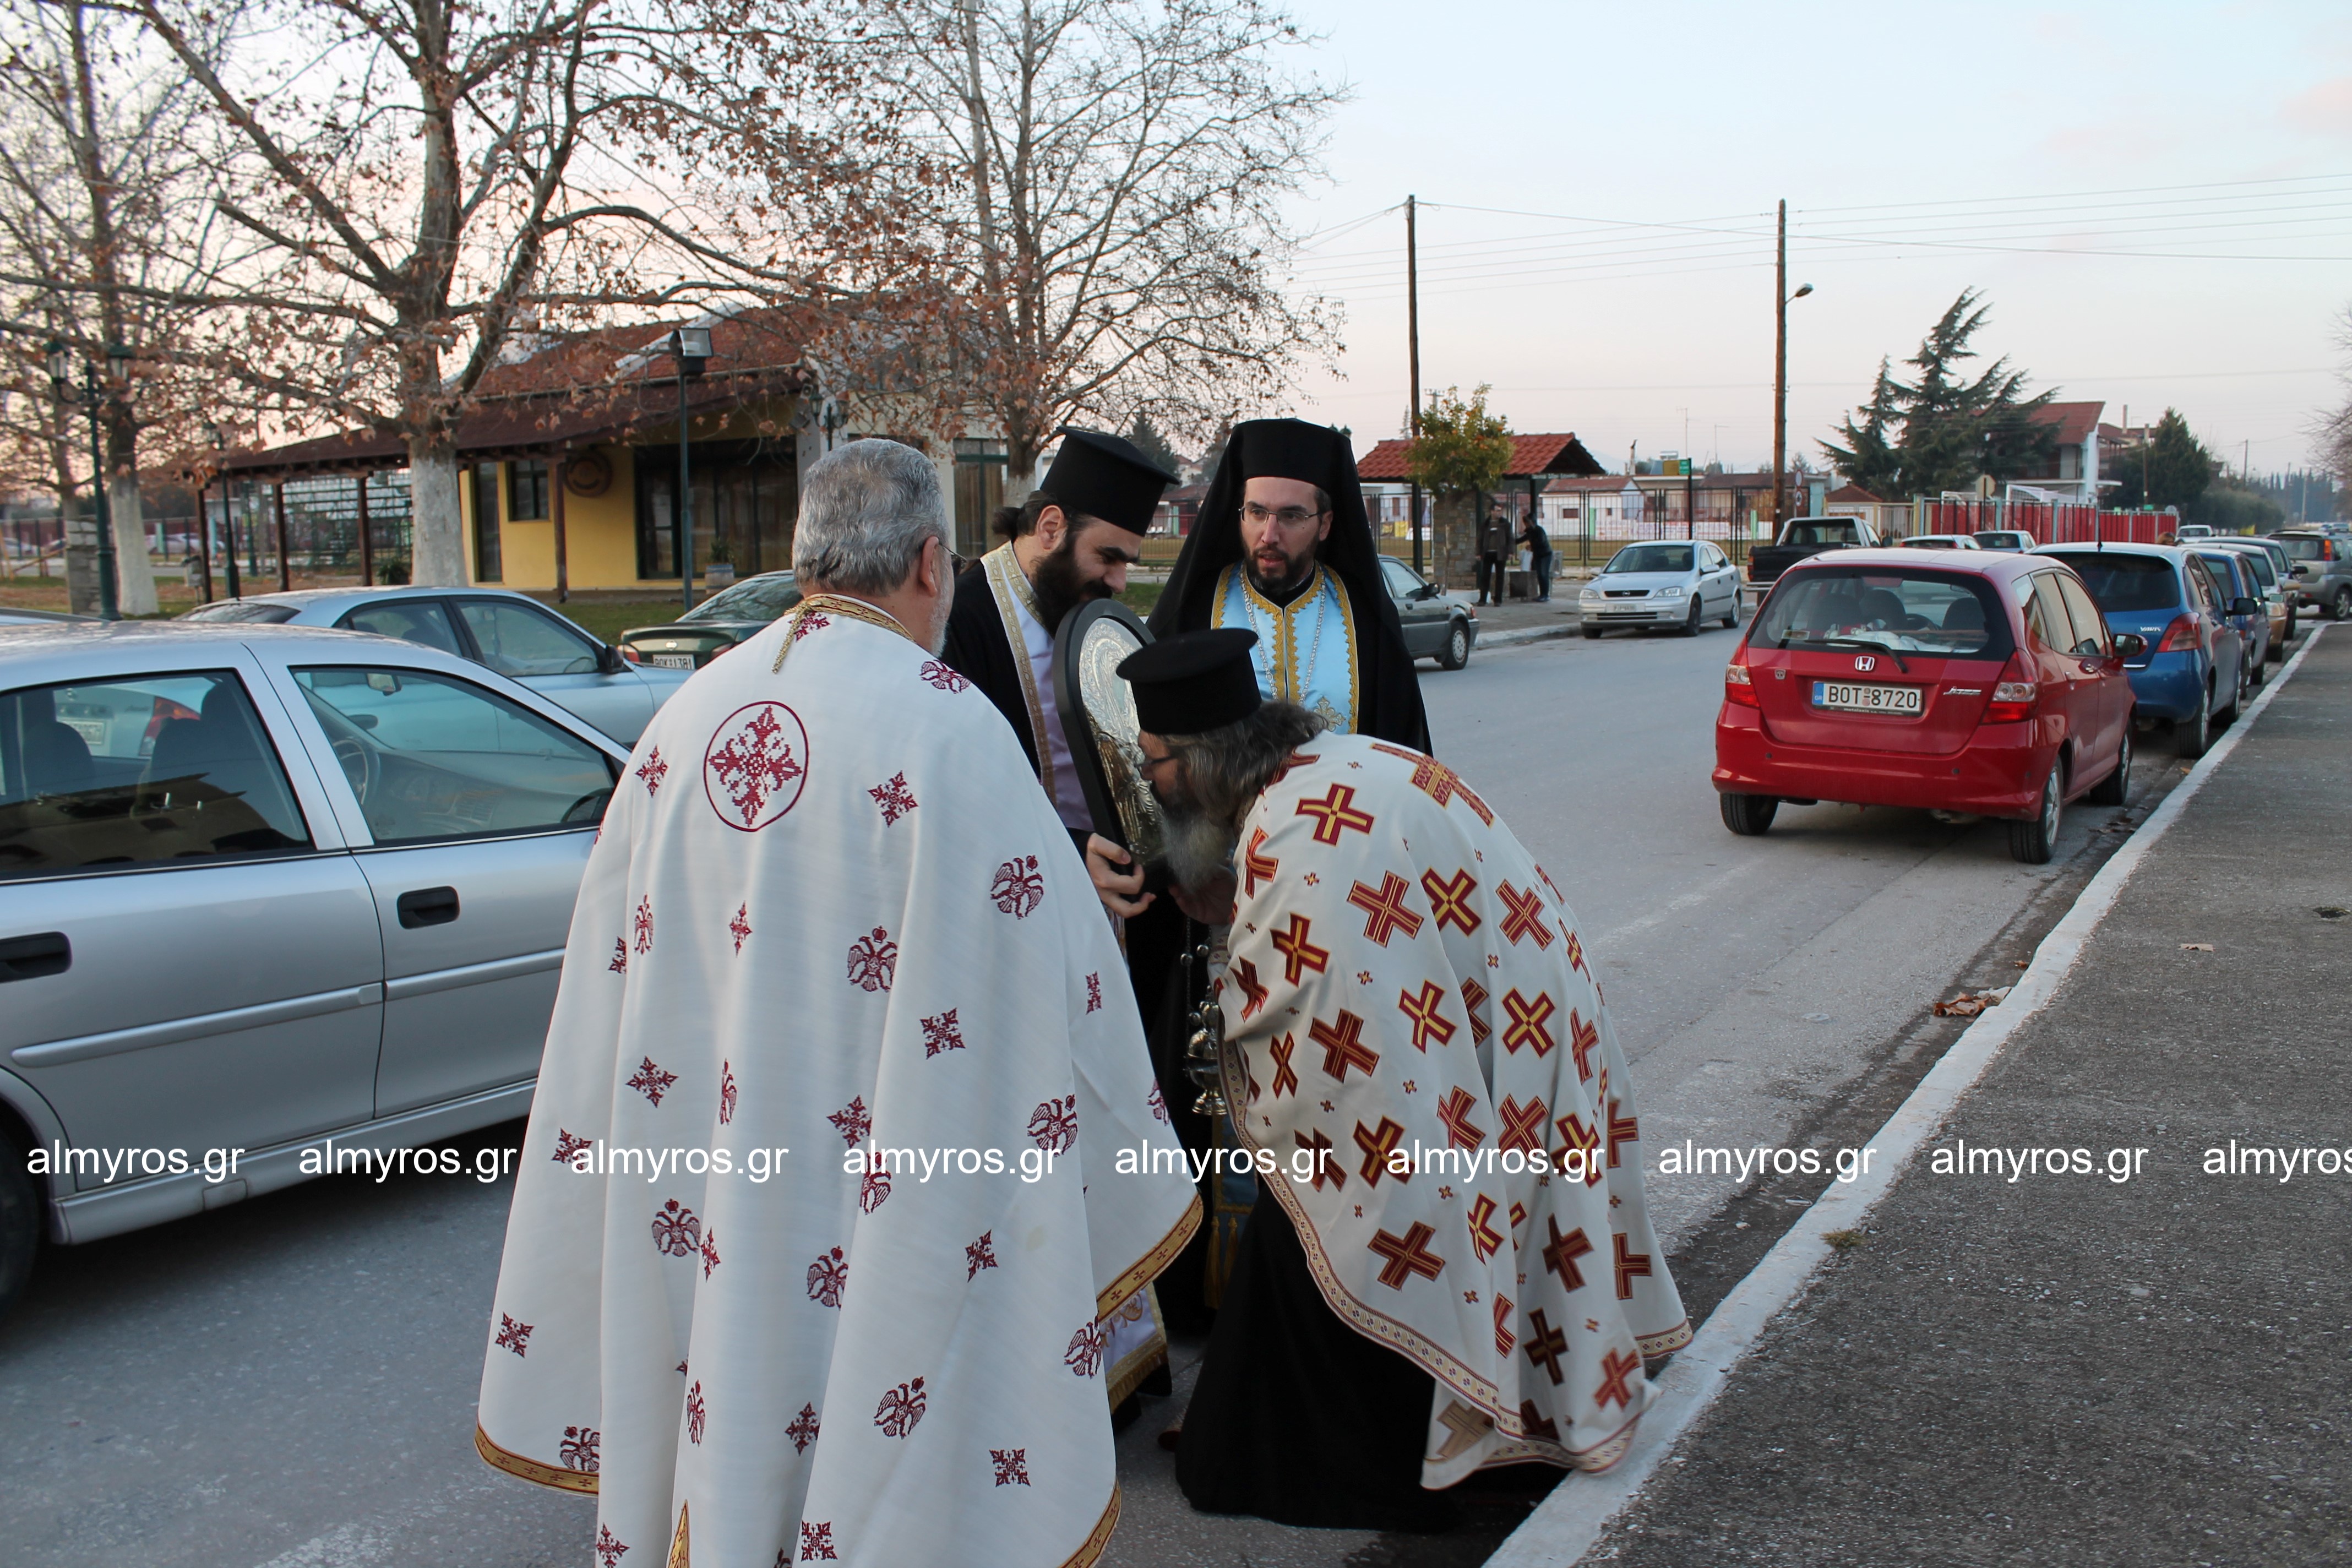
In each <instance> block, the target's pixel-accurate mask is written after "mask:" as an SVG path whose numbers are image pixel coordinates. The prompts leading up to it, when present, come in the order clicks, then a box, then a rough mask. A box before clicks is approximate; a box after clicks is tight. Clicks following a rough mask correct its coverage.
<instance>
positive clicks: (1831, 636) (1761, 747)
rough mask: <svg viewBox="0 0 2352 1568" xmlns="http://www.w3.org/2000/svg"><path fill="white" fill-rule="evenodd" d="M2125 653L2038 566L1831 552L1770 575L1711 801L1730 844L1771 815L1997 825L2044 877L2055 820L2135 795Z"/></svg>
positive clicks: (1974, 557) (2123, 643)
mask: <svg viewBox="0 0 2352 1568" xmlns="http://www.w3.org/2000/svg"><path fill="white" fill-rule="evenodd" d="M2144 647H2145V644H2144V643H2142V640H2141V639H2140V638H2138V637H2131V636H2127V635H2116V636H2110V634H2109V633H2108V630H2107V626H2106V620H2105V617H2104V616H2101V615H2100V613H2099V607H2098V605H2095V604H2094V603H2092V601H2091V595H2089V594H2088V593H2087V592H2086V591H2084V587H2083V583H2082V580H2081V579H2080V578H2078V577H2076V576H2075V575H2074V573H2073V572H2071V571H2069V570H2068V569H2067V568H2066V567H2065V566H2064V565H2063V564H2061V563H2059V562H2057V561H2056V560H2054V559H2053V558H2052V557H2049V556H2036V555H2011V554H2007V553H1996V552H1989V551H1988V552H1981V553H1969V552H1958V551H1955V552H1950V553H1948V554H1939V555H1936V556H1932V557H1931V556H1925V555H1923V554H1922V553H1921V552H1916V551H1910V550H1842V551H1837V552H1832V553H1830V554H1826V555H1821V556H1816V557H1814V558H1813V559H1811V560H1809V561H1804V562H1801V563H1798V564H1797V565H1795V566H1793V567H1791V568H1790V569H1789V570H1788V571H1787V572H1785V573H1783V574H1781V576H1780V581H1779V582H1778V583H1777V584H1774V586H1773V589H1772V594H1771V596H1770V597H1769V598H1768V599H1766V600H1765V601H1764V604H1763V606H1762V607H1761V608H1760V609H1759V610H1758V611H1757V613H1756V617H1755V619H1754V620H1752V621H1750V622H1749V623H1748V636H1747V637H1745V638H1744V639H1742V641H1741V643H1740V645H1739V651H1738V653H1737V654H1735V655H1733V656H1732V660H1731V665H1730V668H1727V669H1726V670H1725V671H1724V680H1723V697H1724V701H1723V710H1722V712H1721V714H1720V715H1719V716H1718V717H1717V720H1716V726H1715V787H1716V789H1717V792H1719V794H1720V795H1721V797H1722V805H1723V821H1724V825H1725V826H1727V827H1729V828H1730V829H1731V830H1732V831H1733V832H1734V833H1742V834H1757V833H1762V832H1763V831H1765V829H1767V828H1768V827H1769V826H1771V825H1772V816H1773V813H1774V812H1775V811H1776V810H1778V809H1779V807H1780V803H1781V802H1782V801H1787V802H1789V803H1790V804H1791V805H1815V804H1817V803H1819V802H1821V801H1824V800H1833V801H1840V802H1844V803H1848V804H1852V805H1902V806H1916V807H1925V808H1927V809H1931V810H1941V811H1951V812H1965V813H1969V814H1972V815H1976V816H1999V817H2007V818H2009V819H2010V829H2009V846H2010V851H2011V853H2012V854H2014V855H2015V856H2016V857H2017V858H2019V859H2020V860H2023V861H2026V862H2028V863H2029V864H2032V865H2040V864H2042V862H2044V861H2046V860H2048V859H2049V858H2050V856H2051V851H2052V847H2053V845H2055V843H2056V842H2057V838H2058V815H2059V810H2060V807H2061V805H2062V804H2063V802H2066V801H2069V800H2074V799H2078V798H2081V797H2084V796H2087V797H2088V798H2089V799H2090V800H2091V801H2092V802H2094V803H2095V804H2098V805H2121V804H2123V802H2124V799H2125V796H2126V791H2127V790H2128V789H2129V788H2130V784H2131V756H2132V693H2131V682H2130V679H2129V678H2128V677H2127V676H2126V674H2125V671H2124V660H2125V659H2126V658H2129V657H2135V656H2137V654H2138V653H2140V652H2141V651H2143V649H2144Z"/></svg>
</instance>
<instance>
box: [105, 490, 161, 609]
mask: <svg viewBox="0 0 2352 1568" xmlns="http://www.w3.org/2000/svg"><path fill="white" fill-rule="evenodd" d="M106 510H107V512H108V514H109V515H110V517H111V518H112V519H113V521H114V584H115V587H114V599H115V604H116V605H117V606H118V607H119V608H120V609H121V611H122V613H123V614H124V615H126V616H152V615H153V614H155V612H156V611H157V610H159V609H161V608H162V607H163V606H162V605H160V604H159V603H158V602H157V601H156V598H155V568H154V566H153V564H152V563H150V562H149V561H148V559H147V519H146V516H145V511H144V509H143V508H142V505H141V503H140V500H139V479H138V477H137V476H136V475H134V474H117V475H115V476H114V477H113V478H111V479H108V480H107V481H106Z"/></svg>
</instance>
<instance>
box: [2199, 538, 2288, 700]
mask: <svg viewBox="0 0 2352 1568" xmlns="http://www.w3.org/2000/svg"><path fill="white" fill-rule="evenodd" d="M2189 551H2190V553H2192V554H2193V555H2195V556H2196V558H2197V563H2198V564H2199V565H2200V566H2202V567H2204V568H2205V570H2206V572H2207V573H2208V574H2210V575H2211V577H2212V579H2213V586H2214V587H2215V588H2216V589H2218V590H2220V593H2221V601H2222V606H2223V608H2222V618H2223V619H2224V620H2226V621H2228V622H2229V623H2230V624H2231V626H2234V627H2236V628H2237V632H2238V637H2239V638H2240V640H2241V641H2242V642H2243V643H2244V644H2245V655H2246V662H2245V669H2246V690H2247V691H2249V692H2252V691H2254V690H2257V689H2260V688H2261V686H2262V684H2263V681H2264V680H2266V679H2269V672H2268V670H2267V669H2266V668H2264V667H2265V666H2266V665H2267V664H2268V663H2269V662H2270V651H2271V649H2270V643H2271V613H2270V607H2269V606H2268V605H2265V604H2264V603H2263V587H2262V584H2261V583H2260V582H2259V581H2258V580H2257V579H2256V578H2255V576H2254V564H2253V563H2252V561H2249V560H2248V559H2247V558H2246V556H2245V553H2244V552H2242V551H2237V550H2224V549H2222V548H2221V546H2220V545H2218V544H2213V543H2211V542H2199V543H2197V544H2195V545H2192V546H2189Z"/></svg>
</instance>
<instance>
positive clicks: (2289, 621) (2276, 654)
mask: <svg viewBox="0 0 2352 1568" xmlns="http://www.w3.org/2000/svg"><path fill="white" fill-rule="evenodd" d="M2293 641H2294V605H2288V606H2287V607H2286V636H2284V637H2281V638H2279V645H2278V647H2274V648H2273V649H2271V657H2272V658H2285V657H2286V645H2287V644H2289V643H2291V642H2293Z"/></svg>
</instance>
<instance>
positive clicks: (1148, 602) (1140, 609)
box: [1118, 583, 1168, 616]
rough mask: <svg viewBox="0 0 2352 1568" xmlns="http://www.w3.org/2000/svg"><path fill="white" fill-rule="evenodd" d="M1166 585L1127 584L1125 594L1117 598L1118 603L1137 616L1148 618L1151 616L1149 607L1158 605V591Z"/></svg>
mask: <svg viewBox="0 0 2352 1568" xmlns="http://www.w3.org/2000/svg"><path fill="white" fill-rule="evenodd" d="M1167 585H1168V584H1165V583H1129V584H1128V585H1127V592H1126V593H1124V594H1121V595H1119V596H1118V602H1119V603H1120V604H1122V605H1126V606H1127V607H1128V608H1129V609H1130V610H1133V611H1134V612H1135V613H1136V614H1137V615H1139V616H1150V614H1151V607H1152V606H1153V605H1157V604H1158V603H1160V589H1162V588H1164V587H1166V586H1167Z"/></svg>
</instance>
